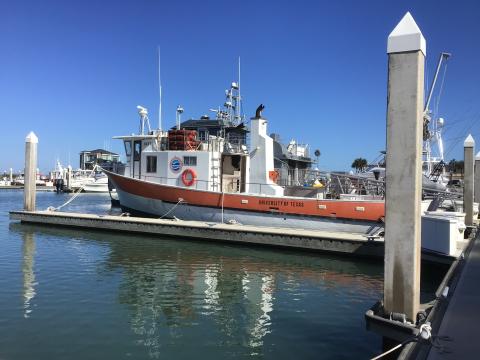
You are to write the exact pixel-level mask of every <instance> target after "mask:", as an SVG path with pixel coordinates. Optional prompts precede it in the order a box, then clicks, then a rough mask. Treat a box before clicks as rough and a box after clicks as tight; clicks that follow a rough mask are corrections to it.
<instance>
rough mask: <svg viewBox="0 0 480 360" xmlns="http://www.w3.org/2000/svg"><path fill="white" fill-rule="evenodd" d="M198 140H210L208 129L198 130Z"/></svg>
mask: <svg viewBox="0 0 480 360" xmlns="http://www.w3.org/2000/svg"><path fill="white" fill-rule="evenodd" d="M198 140H200V141H207V140H208V130H207V129H199V130H198Z"/></svg>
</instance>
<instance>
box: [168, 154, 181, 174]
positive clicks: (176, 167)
mask: <svg viewBox="0 0 480 360" xmlns="http://www.w3.org/2000/svg"><path fill="white" fill-rule="evenodd" d="M182 166H183V164H182V160H180V159H179V158H178V157H174V158H172V160H170V169H171V170H172V171H173V172H174V173H177V172H179V171H180V170H182Z"/></svg>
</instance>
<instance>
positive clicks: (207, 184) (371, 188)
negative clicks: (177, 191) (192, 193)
mask: <svg viewBox="0 0 480 360" xmlns="http://www.w3.org/2000/svg"><path fill="white" fill-rule="evenodd" d="M315 173H316V174H315V176H316V177H315V181H314V182H310V184H304V185H303V186H298V187H299V188H300V187H301V188H305V189H314V190H316V191H313V192H310V194H309V195H300V197H305V196H306V197H312V196H318V194H319V193H323V196H322V197H324V198H330V199H338V198H344V199H352V200H355V199H362V198H363V199H369V198H371V199H382V198H384V197H385V181H383V180H376V179H371V178H365V177H362V176H358V175H352V174H341V173H327V172H322V171H315ZM141 180H145V181H151V182H154V183H158V184H162V185H171V186H180V187H184V188H186V189H195V190H204V191H218V192H224V193H244V192H246V190H247V189H248V191H249V192H252V190H253V189H254V191H253V192H255V193H259V194H263V193H264V190H266V187H267V186H268V187H271V185H272V184H267V183H259V182H242V181H240V179H233V181H229V182H223V183H221V182H219V181H213V180H202V179H195V181H194V182H193V183H192V185H191V186H186V185H185V184H184V183H183V181H182V178H181V177H162V176H156V175H142V176H141ZM277 184H278V185H279V186H282V184H281V183H279V182H278V183H277ZM282 187H284V188H288V186H282ZM293 187H294V186H293ZM294 193H299V194H300V193H302V192H298V191H297V192H295V191H294V192H292V194H294ZM293 196H295V195H293ZM423 197H424V198H435V197H442V199H444V200H447V199H450V200H457V199H462V197H463V194H462V193H459V192H458V193H457V192H451V191H439V190H434V189H424V190H423Z"/></svg>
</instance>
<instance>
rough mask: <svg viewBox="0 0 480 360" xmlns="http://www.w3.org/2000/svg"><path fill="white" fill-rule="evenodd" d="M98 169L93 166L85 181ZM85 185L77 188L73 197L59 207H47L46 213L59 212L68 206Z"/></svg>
mask: <svg viewBox="0 0 480 360" xmlns="http://www.w3.org/2000/svg"><path fill="white" fill-rule="evenodd" d="M97 167H98V165H95V166H94V167H93V169H92V172H91V173H90V175H88V176H87V179H88V178H89V177H90V176H92V174H95V169H96V168H97ZM85 185H87V184H86V183H84V184H83V185H82V186H80V187H79V188H78V190H77V191H76V192H75V193H74V194H73V196H72V197H71V198H70V199H68V200H67V201H66V202H65V203H64V204H62V205H60V206H57V207H53V206H49V207H48V208H47V210H48V211H57V210H60V209H61V208H63V207H64V206H67V205H68V204H70V203H71V202H72V201H73V200H75V199H76V198H77V196H78V195H80V193H81V192H82V190H83V188H84V187H85Z"/></svg>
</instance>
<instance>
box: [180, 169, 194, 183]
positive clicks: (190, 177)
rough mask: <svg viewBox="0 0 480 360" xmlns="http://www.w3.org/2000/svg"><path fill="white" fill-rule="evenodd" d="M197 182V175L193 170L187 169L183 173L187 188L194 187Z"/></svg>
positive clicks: (183, 180)
mask: <svg viewBox="0 0 480 360" xmlns="http://www.w3.org/2000/svg"><path fill="white" fill-rule="evenodd" d="M196 181H197V173H196V172H195V171H194V170H192V169H185V170H184V172H183V173H182V182H183V185H185V186H192V185H193V184H195V182H196Z"/></svg>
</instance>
